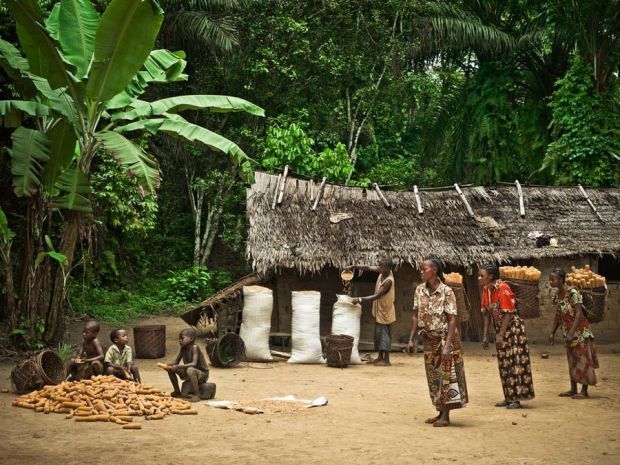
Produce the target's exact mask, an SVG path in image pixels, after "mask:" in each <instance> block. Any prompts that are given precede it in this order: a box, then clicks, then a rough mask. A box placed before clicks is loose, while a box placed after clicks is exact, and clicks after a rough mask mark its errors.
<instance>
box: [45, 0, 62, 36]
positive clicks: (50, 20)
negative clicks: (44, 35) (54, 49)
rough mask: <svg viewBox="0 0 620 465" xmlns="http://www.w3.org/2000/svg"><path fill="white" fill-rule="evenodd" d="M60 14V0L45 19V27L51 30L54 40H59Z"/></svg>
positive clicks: (48, 30)
mask: <svg viewBox="0 0 620 465" xmlns="http://www.w3.org/2000/svg"><path fill="white" fill-rule="evenodd" d="M59 14H60V2H58V3H56V4H55V5H54V7H53V8H52V11H51V13H50V15H49V16H48V17H47V19H46V20H45V29H47V32H49V34H50V36H52V38H53V39H54V40H58V29H59V22H58V17H59Z"/></svg>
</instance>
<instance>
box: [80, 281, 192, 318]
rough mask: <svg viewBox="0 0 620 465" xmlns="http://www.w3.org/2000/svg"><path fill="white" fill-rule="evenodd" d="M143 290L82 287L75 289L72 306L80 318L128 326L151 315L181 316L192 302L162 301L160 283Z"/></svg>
mask: <svg viewBox="0 0 620 465" xmlns="http://www.w3.org/2000/svg"><path fill="white" fill-rule="evenodd" d="M150 284H151V285H149V286H144V287H143V288H141V289H118V290H110V289H106V288H85V289H83V288H81V287H79V286H77V287H73V288H72V289H71V293H70V300H71V305H72V307H73V311H74V313H75V314H76V315H83V314H87V315H89V316H90V317H92V318H94V319H96V320H98V321H104V322H106V323H110V324H124V323H127V322H128V321H130V320H134V319H136V318H142V317H147V316H178V315H180V314H181V313H183V311H184V310H185V309H186V308H187V307H188V306H189V304H188V303H178V302H171V301H169V300H167V299H162V298H161V296H160V295H158V294H159V289H160V288H159V286H158V285H157V283H150Z"/></svg>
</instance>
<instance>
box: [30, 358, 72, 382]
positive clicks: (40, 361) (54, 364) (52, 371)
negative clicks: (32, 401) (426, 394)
mask: <svg viewBox="0 0 620 465" xmlns="http://www.w3.org/2000/svg"><path fill="white" fill-rule="evenodd" d="M34 362H35V365H36V368H37V372H38V374H39V376H40V377H41V379H42V380H43V383H44V384H59V383H61V382H62V381H63V380H64V379H65V364H64V363H63V362H62V359H61V358H60V356H59V355H58V354H57V353H56V352H55V351H53V350H50V349H44V350H42V351H41V352H39V353H38V354H37V355H36V356H35V357H34Z"/></svg>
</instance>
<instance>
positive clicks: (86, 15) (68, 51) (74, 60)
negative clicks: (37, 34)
mask: <svg viewBox="0 0 620 465" xmlns="http://www.w3.org/2000/svg"><path fill="white" fill-rule="evenodd" d="M60 5H61V6H60V13H59V16H58V24H59V26H60V28H59V36H58V38H59V41H60V45H61V46H62V50H63V52H64V56H65V58H66V59H67V61H69V63H71V64H72V65H73V66H75V67H76V69H77V72H76V75H77V77H78V78H82V77H84V76H85V75H86V73H87V72H88V67H89V66H90V62H91V59H92V56H93V49H94V47H95V34H96V33H97V27H98V26H99V13H97V11H96V10H95V8H94V7H93V5H92V3H91V2H90V0H61V2H60Z"/></svg>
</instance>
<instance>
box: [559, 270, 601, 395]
mask: <svg viewBox="0 0 620 465" xmlns="http://www.w3.org/2000/svg"><path fill="white" fill-rule="evenodd" d="M549 283H550V284H551V287H553V288H555V289H557V294H556V296H555V298H554V302H555V303H556V304H557V306H558V308H557V310H556V313H555V320H554V321H553V328H552V329H551V335H550V336H549V344H551V345H553V344H554V343H555V332H556V331H557V329H558V326H560V325H561V326H562V334H563V335H564V342H565V345H566V357H567V358H568V372H569V374H570V390H569V391H566V392H563V393H561V394H560V397H572V398H573V399H587V398H588V386H594V385H595V384H596V373H595V372H594V369H595V368H598V358H597V356H596V347H595V346H594V334H593V333H592V328H591V327H590V322H589V321H588V320H587V319H586V318H585V316H584V315H583V298H582V296H581V294H580V293H579V291H578V290H577V289H575V288H571V287H568V286H567V285H566V272H565V271H564V270H562V269H560V268H556V269H555V270H553V271H552V272H551V273H550V274H549ZM577 383H581V392H577Z"/></svg>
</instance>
